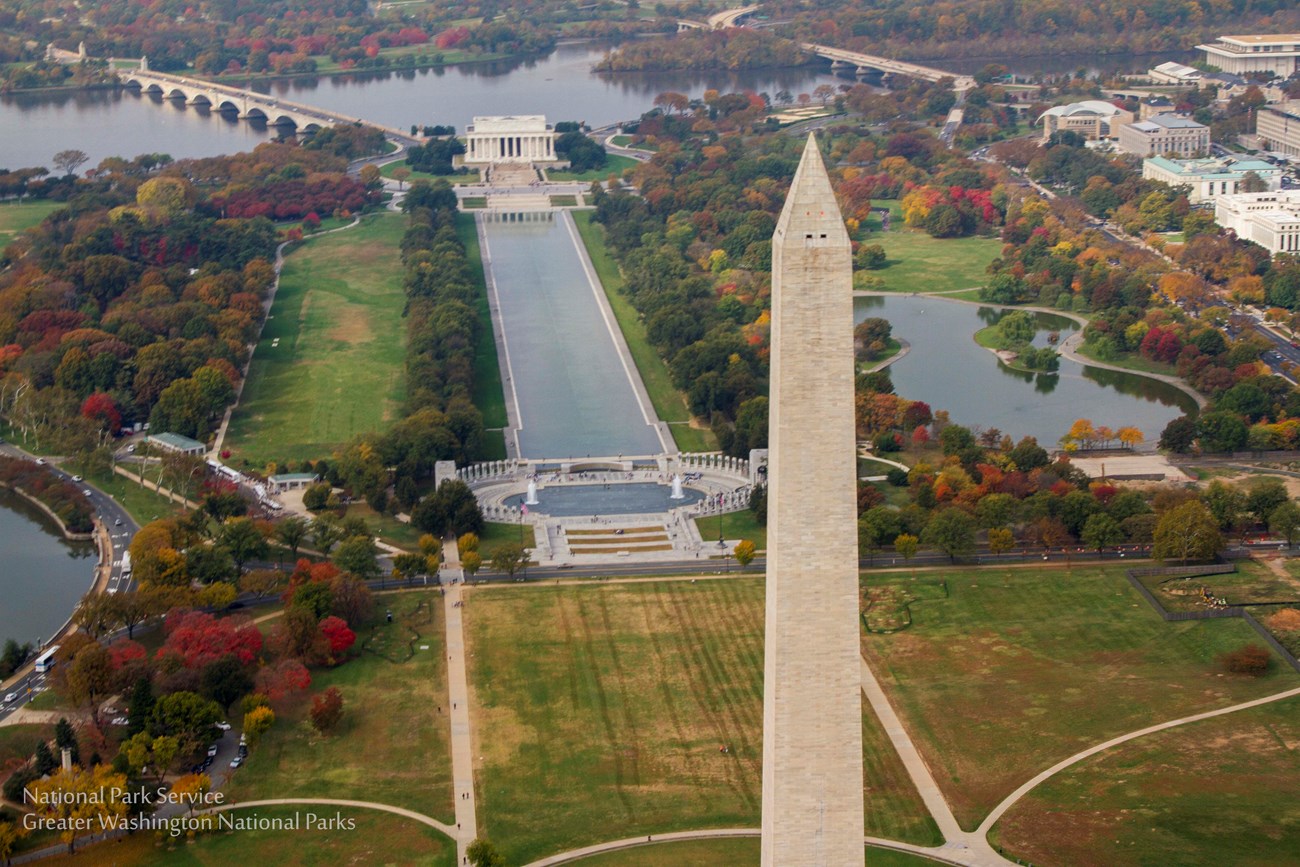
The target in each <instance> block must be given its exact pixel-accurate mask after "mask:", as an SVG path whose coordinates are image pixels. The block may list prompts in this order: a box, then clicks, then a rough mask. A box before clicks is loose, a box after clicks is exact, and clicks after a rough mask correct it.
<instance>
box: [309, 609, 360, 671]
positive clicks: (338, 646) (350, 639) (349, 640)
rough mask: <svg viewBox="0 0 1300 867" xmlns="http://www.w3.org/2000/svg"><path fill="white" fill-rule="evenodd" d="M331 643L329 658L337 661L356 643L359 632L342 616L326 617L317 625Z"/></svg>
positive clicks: (329, 643)
mask: <svg viewBox="0 0 1300 867" xmlns="http://www.w3.org/2000/svg"><path fill="white" fill-rule="evenodd" d="M317 628H318V629H320V632H321V635H323V636H325V640H326V642H328V645H329V658H330V661H331V662H334V663H337V662H339V661H341V660H342V658H343V656H344V655H345V654H346V653H347V652H348V651H349V650H350V649H351V648H352V645H353V644H355V643H356V640H357V634H356V633H355V632H353V631H352V630H351V629H349V628H348V624H347V623H346V622H345V621H344V620H343V618H341V617H326V618H325V619H324V620H322V621H321V622H320V624H319V625H318V627H317Z"/></svg>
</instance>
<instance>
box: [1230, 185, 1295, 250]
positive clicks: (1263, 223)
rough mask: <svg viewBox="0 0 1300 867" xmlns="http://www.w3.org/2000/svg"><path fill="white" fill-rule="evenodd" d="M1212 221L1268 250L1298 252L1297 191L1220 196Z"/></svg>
mask: <svg viewBox="0 0 1300 867" xmlns="http://www.w3.org/2000/svg"><path fill="white" fill-rule="evenodd" d="M1214 221H1215V222H1216V223H1218V224H1219V225H1220V226H1222V227H1223V228H1225V229H1231V230H1232V231H1234V232H1236V233H1237V237H1238V238H1244V239H1246V240H1250V241H1254V242H1255V243H1256V244H1259V245H1260V246H1261V247H1263V248H1264V249H1266V250H1268V251H1269V253H1293V254H1294V253H1300V190H1276V191H1273V192H1268V193H1238V194H1237V195H1235V196H1220V197H1219V198H1218V199H1217V200H1216V201H1215V203H1214Z"/></svg>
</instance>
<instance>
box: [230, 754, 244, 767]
mask: <svg viewBox="0 0 1300 867" xmlns="http://www.w3.org/2000/svg"><path fill="white" fill-rule="evenodd" d="M243 763H244V757H243V756H235V757H234V758H233V759H231V760H230V767H231V768H237V767H239V766H240V765H242V764H243Z"/></svg>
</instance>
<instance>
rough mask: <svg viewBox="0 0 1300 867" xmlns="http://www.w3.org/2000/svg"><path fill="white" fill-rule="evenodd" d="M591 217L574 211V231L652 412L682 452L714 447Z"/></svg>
mask: <svg viewBox="0 0 1300 867" xmlns="http://www.w3.org/2000/svg"><path fill="white" fill-rule="evenodd" d="M591 216H592V215H591V212H590V211H578V212H575V213H574V214H573V221H574V222H575V223H576V224H577V226H578V234H579V235H581V236H582V243H583V244H585V245H586V247H587V255H588V256H590V257H591V264H592V265H593V266H594V267H595V269H596V274H597V276H598V277H600V282H601V285H602V286H603V287H604V289H605V295H606V297H608V298H609V306H610V307H611V308H612V309H613V311H614V316H615V318H617V319H618V326H619V329H620V330H622V332H623V339H624V340H626V341H627V345H628V349H629V350H630V351H631V353H632V359H633V360H634V361H635V362H636V367H637V371H638V372H639V373H640V374H641V381H642V382H644V383H645V387H646V391H647V392H649V394H650V402H651V403H652V404H654V408H655V413H656V414H657V415H658V416H659V418H661V419H663V420H664V421H666V422H668V424H669V426H670V428H671V430H672V432H673V440H674V441H675V442H676V443H677V447H678V448H679V449H681V450H682V451H684V452H698V451H711V450H712V449H716V448H717V447H718V446H717V443H716V441H715V440H714V437H713V432H712V431H709V430H699V429H696V428H693V427H690V425H689V422H690V418H691V414H690V411H689V410H688V409H687V408H686V402H685V400H684V399H683V397H682V393H681V392H679V391H678V390H677V389H676V388H674V387H673V383H672V378H671V377H670V375H669V373H668V365H667V364H665V363H664V360H663V359H662V358H661V357H660V356H659V353H658V351H657V350H656V349H655V348H654V347H653V346H651V345H650V341H649V340H648V339H647V338H646V333H645V323H644V322H642V321H641V315H640V314H639V313H637V311H636V308H635V307H633V306H632V303H631V302H630V301H628V300H627V297H626V296H624V295H623V291H622V290H623V277H622V275H620V274H619V272H618V265H617V264H616V263H615V262H614V260H613V258H612V257H611V256H610V255H609V250H608V249H607V248H606V247H605V241H604V237H605V236H604V230H603V229H602V228H601V226H599V225H598V224H596V223H593V222H592V219H591Z"/></svg>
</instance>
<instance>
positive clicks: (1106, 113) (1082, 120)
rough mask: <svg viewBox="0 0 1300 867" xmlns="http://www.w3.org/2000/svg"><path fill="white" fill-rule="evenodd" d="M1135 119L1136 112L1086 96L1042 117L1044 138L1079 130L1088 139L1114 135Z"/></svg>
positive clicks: (1040, 117) (1049, 111)
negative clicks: (1119, 128) (1120, 127)
mask: <svg viewBox="0 0 1300 867" xmlns="http://www.w3.org/2000/svg"><path fill="white" fill-rule="evenodd" d="M1131 120H1133V114H1132V112H1128V111H1125V110H1124V109H1122V108H1120V107H1119V106H1117V105H1115V104H1113V103H1109V102H1105V101H1103V100H1100V99H1085V100H1084V101H1083V102H1072V103H1070V104H1069V105H1057V106H1053V107H1052V108H1049V109H1048V110H1047V111H1045V112H1043V113H1042V114H1040V115H1039V116H1038V120H1037V121H1035V123H1041V124H1042V125H1043V141H1047V140H1048V139H1049V138H1051V137H1052V135H1053V134H1054V133H1058V132H1066V131H1070V132H1077V133H1078V134H1079V135H1081V136H1083V137H1084V139H1086V140H1087V141H1097V140H1099V139H1104V138H1110V137H1111V136H1113V135H1114V134H1115V129H1116V128H1117V127H1118V126H1119V125H1120V124H1122V123H1128V122H1129V121H1131Z"/></svg>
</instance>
